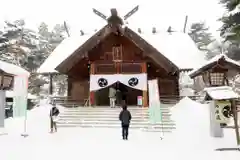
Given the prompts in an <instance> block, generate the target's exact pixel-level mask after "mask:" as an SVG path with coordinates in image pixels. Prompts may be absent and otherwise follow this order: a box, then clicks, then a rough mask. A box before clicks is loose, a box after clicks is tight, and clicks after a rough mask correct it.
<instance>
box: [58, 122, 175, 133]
mask: <svg viewBox="0 0 240 160" xmlns="http://www.w3.org/2000/svg"><path fill="white" fill-rule="evenodd" d="M58 127H85V128H121V125H120V124H106V125H103V124H73V123H71V124H58ZM130 128H132V129H145V130H149V129H152V130H155V131H156V130H158V131H162V130H164V131H165V132H167V131H169V132H170V131H171V130H173V129H175V126H165V125H156V126H154V127H150V126H149V125H130Z"/></svg>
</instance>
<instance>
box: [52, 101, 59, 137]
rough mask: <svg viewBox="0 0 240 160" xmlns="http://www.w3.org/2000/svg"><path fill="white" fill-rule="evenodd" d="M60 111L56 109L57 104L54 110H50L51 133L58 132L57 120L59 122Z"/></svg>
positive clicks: (54, 105)
mask: <svg viewBox="0 0 240 160" xmlns="http://www.w3.org/2000/svg"><path fill="white" fill-rule="evenodd" d="M59 113H60V112H59V109H58V108H57V107H56V104H53V105H52V108H51V110H50V128H51V132H50V133H53V131H54V130H55V132H57V124H56V123H57V120H58V115H59Z"/></svg>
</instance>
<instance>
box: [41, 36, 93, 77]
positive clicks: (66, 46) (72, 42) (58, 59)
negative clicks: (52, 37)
mask: <svg viewBox="0 0 240 160" xmlns="http://www.w3.org/2000/svg"><path fill="white" fill-rule="evenodd" d="M95 33H96V32H93V33H91V34H86V35H83V36H71V37H68V38H65V39H64V40H63V41H62V42H61V43H60V44H59V45H58V46H57V47H56V49H55V50H54V51H53V52H52V53H51V54H50V55H49V57H48V58H47V59H46V60H45V61H44V63H43V64H42V65H41V66H40V68H39V69H38V70H37V72H38V73H54V72H57V71H56V70H55V68H56V67H57V66H58V65H59V64H60V63H62V62H63V61H64V60H65V59H67V58H68V57H69V56H70V55H72V54H73V53H74V52H75V51H76V50H77V49H78V48H79V47H80V46H81V45H82V44H83V43H85V42H86V41H87V40H88V39H89V38H90V37H92V36H93V35H94V34H95Z"/></svg>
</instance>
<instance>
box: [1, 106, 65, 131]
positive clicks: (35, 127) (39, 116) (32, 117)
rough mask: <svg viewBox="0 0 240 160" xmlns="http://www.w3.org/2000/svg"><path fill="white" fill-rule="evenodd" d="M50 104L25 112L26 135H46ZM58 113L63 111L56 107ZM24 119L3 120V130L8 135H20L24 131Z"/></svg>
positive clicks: (48, 124) (60, 107)
mask: <svg viewBox="0 0 240 160" xmlns="http://www.w3.org/2000/svg"><path fill="white" fill-rule="evenodd" d="M51 107H52V106H51V105H50V104H44V105H40V106H39V107H36V108H34V109H32V110H30V111H28V112H27V123H26V124H27V133H28V134H29V135H31V134H34V135H40V134H48V132H49V126H50V120H49V112H50V109H51ZM57 107H58V108H59V110H60V112H62V111H63V107H62V106H57ZM24 120H25V117H17V118H9V119H6V120H5V130H6V131H7V133H8V134H10V135H20V134H21V133H23V131H24Z"/></svg>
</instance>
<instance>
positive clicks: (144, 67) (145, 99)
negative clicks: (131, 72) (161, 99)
mask: <svg viewBox="0 0 240 160" xmlns="http://www.w3.org/2000/svg"><path fill="white" fill-rule="evenodd" d="M141 66H142V73H147V64H146V62H144V63H142V65H141ZM146 85H147V84H146ZM142 94H143V95H142V97H143V107H148V91H143V93H142Z"/></svg>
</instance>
